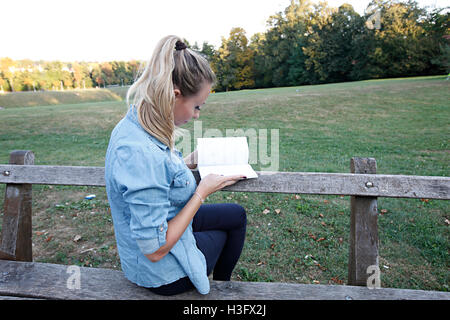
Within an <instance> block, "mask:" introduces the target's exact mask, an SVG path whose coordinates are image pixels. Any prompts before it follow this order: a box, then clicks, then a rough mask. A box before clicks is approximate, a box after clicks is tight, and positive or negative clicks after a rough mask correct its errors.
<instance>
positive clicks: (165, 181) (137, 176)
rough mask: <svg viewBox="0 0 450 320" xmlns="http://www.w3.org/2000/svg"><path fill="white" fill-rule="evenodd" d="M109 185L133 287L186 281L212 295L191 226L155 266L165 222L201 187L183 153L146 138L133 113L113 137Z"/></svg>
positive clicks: (118, 238) (108, 158)
mask: <svg viewBox="0 0 450 320" xmlns="http://www.w3.org/2000/svg"><path fill="white" fill-rule="evenodd" d="M105 181H106V192H107V194H108V201H109V205H110V207H111V214H112V218H113V223H114V232H115V236H116V241H117V250H118V253H119V256H120V262H121V265H122V270H123V272H124V274H125V276H126V277H127V278H128V279H129V280H130V281H132V282H134V283H136V284H137V285H139V286H143V287H159V286H162V285H165V284H169V283H172V282H174V281H176V280H178V279H180V278H183V277H186V276H188V277H189V278H190V280H191V282H192V283H193V284H194V286H195V287H196V288H197V290H198V291H199V292H200V293H201V294H207V293H208V292H209V280H208V277H207V275H206V261H205V257H204V255H203V253H202V252H201V251H200V250H199V249H198V248H197V245H196V242H195V238H194V235H193V232H192V221H191V222H190V224H189V226H188V227H187V229H186V231H185V232H184V233H183V235H182V236H181V238H180V239H179V240H178V241H177V242H176V243H175V245H174V246H173V247H172V249H171V250H170V252H169V253H167V254H166V255H165V256H164V257H163V258H162V259H161V260H159V261H157V262H151V261H150V260H149V259H148V258H147V257H146V256H145V254H151V253H153V252H155V251H156V250H158V249H159V248H160V247H161V246H163V245H164V244H165V243H166V232H167V222H168V221H169V220H171V219H172V218H173V217H175V216H176V215H177V213H178V212H179V211H180V210H181V209H182V208H183V207H184V205H185V204H186V203H187V202H188V201H189V199H190V198H191V197H192V195H193V193H194V192H195V189H196V187H197V184H196V181H195V178H194V176H193V175H192V172H191V171H190V169H189V168H188V167H187V166H186V164H185V163H184V160H183V157H182V154H181V152H179V151H178V150H176V149H174V152H171V151H170V149H169V148H168V147H167V146H166V145H165V144H163V143H162V142H160V141H159V140H158V139H156V138H155V137H153V136H152V135H150V134H149V133H147V132H146V131H145V130H144V129H143V128H142V127H141V125H140V124H139V122H138V120H137V113H136V110H135V108H132V107H130V109H129V110H128V113H127V114H126V116H125V117H124V118H123V119H122V120H121V121H120V122H119V123H118V124H117V125H116V127H115V128H114V130H113V131H112V133H111V138H110V141H109V145H108V150H107V153H106V159H105Z"/></svg>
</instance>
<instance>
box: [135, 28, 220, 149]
mask: <svg viewBox="0 0 450 320" xmlns="http://www.w3.org/2000/svg"><path fill="white" fill-rule="evenodd" d="M215 79H216V78H215V75H214V72H213V71H212V70H211V67H210V66H209V63H208V61H207V60H206V59H205V58H203V57H202V56H201V55H200V54H199V53H197V52H195V51H193V50H191V49H189V48H187V47H186V45H185V44H184V43H183V42H182V40H181V39H180V38H179V37H177V36H173V35H171V36H166V37H164V38H163V39H161V40H160V41H159V42H158V44H157V45H156V48H155V50H154V52H153V55H152V57H151V59H150V61H149V62H148V63H147V64H146V66H145V69H144V70H143V72H142V73H141V75H140V76H139V78H138V79H137V80H136V81H135V82H134V84H133V85H132V86H131V87H130V89H128V92H127V103H128V105H130V101H131V100H132V105H133V107H135V108H137V115H138V120H139V123H140V124H141V126H142V128H144V130H145V131H147V132H148V133H150V134H151V135H153V136H154V137H155V138H157V139H158V140H160V141H161V142H162V143H164V144H165V145H167V146H168V147H169V148H170V150H171V151H172V150H173V148H174V144H175V136H176V129H177V128H176V127H175V123H174V117H173V110H174V107H175V93H174V89H175V88H177V89H179V90H180V92H181V94H182V95H183V96H185V97H189V96H192V95H195V94H197V93H198V92H199V91H200V89H201V88H202V86H203V85H204V84H205V83H210V84H213V83H214V82H215Z"/></svg>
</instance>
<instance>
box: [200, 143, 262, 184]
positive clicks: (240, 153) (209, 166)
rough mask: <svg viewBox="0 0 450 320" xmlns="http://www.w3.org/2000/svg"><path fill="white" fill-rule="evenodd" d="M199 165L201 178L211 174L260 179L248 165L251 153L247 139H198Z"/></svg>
mask: <svg viewBox="0 0 450 320" xmlns="http://www.w3.org/2000/svg"><path fill="white" fill-rule="evenodd" d="M197 151H198V164H197V168H198V171H199V173H200V177H201V178H203V177H205V176H207V175H208V174H210V173H215V174H221V175H224V176H231V175H238V174H239V175H243V176H246V177H247V179H250V178H258V175H257V174H256V172H255V171H254V170H253V168H252V167H251V166H250V165H249V164H248V159H249V151H248V144H247V138H246V137H227V138H198V140H197Z"/></svg>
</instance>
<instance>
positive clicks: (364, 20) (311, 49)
mask: <svg viewBox="0 0 450 320" xmlns="http://www.w3.org/2000/svg"><path fill="white" fill-rule="evenodd" d="M446 9H447V11H448V8H446ZM445 11H446V10H445V9H444V8H438V9H433V10H428V9H427V8H421V7H419V5H418V3H417V2H416V1H414V0H408V1H399V0H374V1H372V2H371V3H370V4H369V5H368V7H367V9H366V12H365V14H364V15H362V16H361V15H359V14H358V13H357V12H355V11H354V9H353V7H352V6H351V5H349V4H343V5H342V6H340V7H339V8H333V7H330V6H328V4H327V2H326V1H324V2H320V3H319V4H312V3H311V2H310V1H309V0H291V3H290V5H289V6H288V7H286V8H285V10H284V11H282V12H278V13H276V14H274V15H272V16H271V17H270V18H269V19H268V20H267V26H268V28H267V30H266V31H265V32H263V33H257V34H254V35H253V36H252V37H251V38H250V39H249V38H247V36H246V32H245V30H244V29H242V28H233V29H232V30H231V32H230V34H229V36H228V37H227V38H226V37H222V42H221V45H220V47H219V48H215V47H214V46H213V45H210V44H209V43H208V42H203V44H202V45H201V46H199V45H198V44H197V43H195V44H193V45H189V47H191V48H192V49H195V50H197V51H199V52H201V53H202V54H204V55H205V56H206V57H207V58H208V59H209V61H210V62H211V65H212V68H213V70H214V71H215V73H216V75H217V83H216V85H215V90H216V91H228V90H239V89H250V88H268V87H281V86H297V85H307V84H320V83H331V82H345V81H358V80H365V79H376V78H392V77H408V76H418V75H435V74H444V73H448V72H449V71H450V70H449V60H450V59H449V56H450V32H449V31H450V27H449V21H450V19H449V18H450V13H449V12H445ZM186 42H187V41H186ZM187 43H188V42H187ZM188 44H189V43H188ZM141 63H142V61H128V62H124V61H112V62H103V63H97V62H95V63H89V62H75V63H65V64H64V63H62V62H59V61H53V62H45V61H38V62H33V61H29V60H20V61H13V60H11V59H9V58H3V59H0V85H1V86H2V89H3V90H5V91H26V90H52V89H53V90H54V89H63V88H91V87H105V86H109V85H129V84H131V83H132V82H133V81H134V79H135V77H136V75H137V74H138V70H139V66H140V64H141Z"/></svg>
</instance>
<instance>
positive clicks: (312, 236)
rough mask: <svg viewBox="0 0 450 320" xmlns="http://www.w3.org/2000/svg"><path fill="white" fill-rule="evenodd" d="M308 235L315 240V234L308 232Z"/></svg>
mask: <svg viewBox="0 0 450 320" xmlns="http://www.w3.org/2000/svg"><path fill="white" fill-rule="evenodd" d="M308 235H309V237H310V238H311V239H313V240H316V236H315V235H313V234H311V233H309V234H308Z"/></svg>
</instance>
